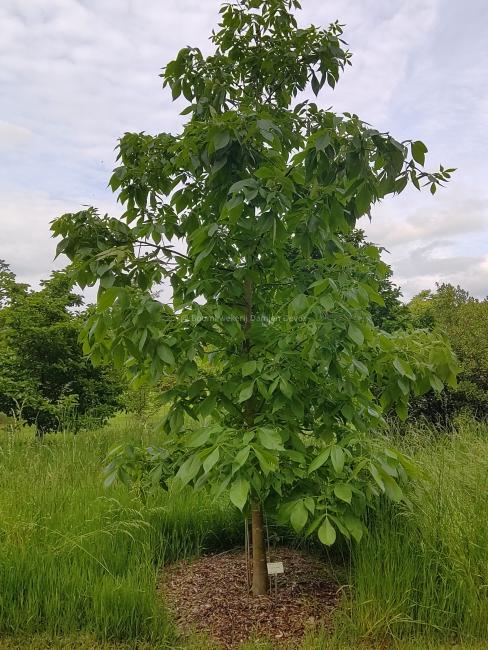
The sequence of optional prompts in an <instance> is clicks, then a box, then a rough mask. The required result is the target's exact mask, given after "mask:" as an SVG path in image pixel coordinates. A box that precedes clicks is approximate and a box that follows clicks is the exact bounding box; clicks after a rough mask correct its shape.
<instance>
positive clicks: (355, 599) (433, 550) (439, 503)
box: [349, 425, 488, 639]
mask: <svg viewBox="0 0 488 650" xmlns="http://www.w3.org/2000/svg"><path fill="white" fill-rule="evenodd" d="M403 446H404V447H405V448H407V449H408V450H409V451H410V452H411V453H413V455H414V456H415V457H416V459H417V460H418V462H419V463H420V464H421V466H422V467H423V468H424V470H425V473H426V475H427V476H428V479H429V480H428V481H426V482H423V483H416V484H412V486H411V488H410V490H409V496H410V499H411V501H412V509H411V510H409V509H407V508H393V507H391V506H388V505H386V504H383V506H382V507H381V508H380V509H379V510H378V512H377V513H376V514H375V515H374V516H372V517H371V521H370V528H371V531H372V533H371V534H370V535H369V536H368V538H367V539H366V540H365V542H364V543H363V544H361V545H359V546H358V547H357V548H356V550H355V552H354V556H353V563H352V572H351V583H352V587H353V592H352V593H353V596H352V600H351V602H350V612H349V616H350V623H351V624H352V625H353V626H354V627H355V629H356V631H357V633H358V634H359V635H360V636H366V637H378V636H385V635H387V636H391V637H394V638H408V637H411V636H420V637H424V638H450V637H455V638H471V637H472V638H478V639H488V430H487V428H486V426H485V427H481V426H475V425H465V426H464V427H463V428H462V429H461V430H458V431H453V432H451V433H449V434H443V435H442V436H441V437H439V436H437V437H436V436H435V435H434V434H432V433H430V432H429V431H423V432H419V431H417V432H411V433H410V434H409V435H407V436H406V438H405V439H404V440H403Z"/></svg>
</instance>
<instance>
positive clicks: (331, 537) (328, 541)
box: [318, 517, 336, 546]
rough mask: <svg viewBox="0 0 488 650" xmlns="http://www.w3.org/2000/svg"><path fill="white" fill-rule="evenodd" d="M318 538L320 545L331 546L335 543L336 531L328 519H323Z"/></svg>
mask: <svg viewBox="0 0 488 650" xmlns="http://www.w3.org/2000/svg"><path fill="white" fill-rule="evenodd" d="M318 536H319V539H320V541H321V542H322V544H325V546H332V544H333V543H334V542H335V541H336V531H335V528H334V526H333V525H332V524H331V523H330V521H329V518H328V517H326V518H325V519H324V522H323V523H322V525H321V526H320V528H319V530H318Z"/></svg>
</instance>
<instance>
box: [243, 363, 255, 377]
mask: <svg viewBox="0 0 488 650" xmlns="http://www.w3.org/2000/svg"><path fill="white" fill-rule="evenodd" d="M256 365H257V364H256V362H255V361H246V363H245V364H244V365H243V366H242V376H243V377H247V376H248V375H252V374H253V373H254V372H256Z"/></svg>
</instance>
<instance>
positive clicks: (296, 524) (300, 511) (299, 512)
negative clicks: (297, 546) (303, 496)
mask: <svg viewBox="0 0 488 650" xmlns="http://www.w3.org/2000/svg"><path fill="white" fill-rule="evenodd" d="M307 519H308V510H307V509H306V507H305V505H304V503H303V501H297V502H296V504H295V506H294V508H293V510H292V511H291V515H290V522H291V525H292V526H293V528H294V530H295V532H297V533H299V532H300V531H301V530H303V528H304V527H305V524H306V523H307Z"/></svg>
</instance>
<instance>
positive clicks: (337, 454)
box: [330, 446, 344, 474]
mask: <svg viewBox="0 0 488 650" xmlns="http://www.w3.org/2000/svg"><path fill="white" fill-rule="evenodd" d="M330 458H331V460H332V466H333V467H334V469H335V471H336V472H337V474H340V473H341V472H342V470H343V469H344V452H343V451H342V449H341V448H340V447H336V446H334V447H332V450H331V452H330Z"/></svg>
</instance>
